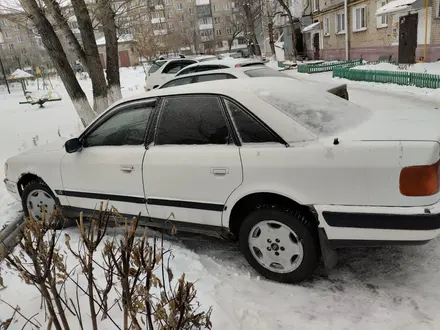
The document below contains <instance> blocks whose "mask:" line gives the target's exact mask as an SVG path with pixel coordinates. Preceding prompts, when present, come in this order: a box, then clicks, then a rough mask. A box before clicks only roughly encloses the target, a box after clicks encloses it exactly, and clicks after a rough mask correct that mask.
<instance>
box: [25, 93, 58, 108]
mask: <svg viewBox="0 0 440 330" xmlns="http://www.w3.org/2000/svg"><path fill="white" fill-rule="evenodd" d="M25 97H26V101H23V102H19V104H30V105H35V104H38V105H39V106H40V108H44V103H46V102H56V101H61V100H62V98H61V95H60V94H59V93H57V92H55V91H48V92H47V93H46V94H43V95H41V96H40V97H34V96H32V95H31V92H29V91H26V92H25Z"/></svg>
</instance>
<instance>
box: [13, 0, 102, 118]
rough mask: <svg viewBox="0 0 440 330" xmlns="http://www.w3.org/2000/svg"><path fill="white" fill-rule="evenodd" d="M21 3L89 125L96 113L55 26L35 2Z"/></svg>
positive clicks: (26, 0)
mask: <svg viewBox="0 0 440 330" xmlns="http://www.w3.org/2000/svg"><path fill="white" fill-rule="evenodd" d="M21 3H22V5H23V8H24V9H25V10H26V12H27V14H28V16H29V18H30V19H31V20H32V22H33V23H34V25H35V27H36V28H37V30H38V33H39V34H40V35H41V36H42V38H41V39H42V42H43V45H44V47H45V48H46V50H47V53H48V54H49V56H50V58H51V60H52V63H53V65H54V67H55V69H56V70H57V72H58V74H59V75H60V78H61V80H62V81H63V84H64V86H65V88H66V90H67V93H68V94H69V96H70V99H71V100H72V103H73V105H74V106H75V109H76V112H77V113H78V115H79V117H80V118H81V121H82V122H83V124H84V125H88V124H89V123H90V122H91V121H92V120H93V119H95V117H96V113H95V112H94V111H93V110H92V108H91V107H90V104H89V102H88V101H87V97H86V95H85V94H84V91H83V90H82V88H81V86H80V85H79V83H78V80H77V79H76V77H75V73H74V72H73V70H72V68H71V66H70V64H69V61H68V59H67V56H66V53H65V52H64V50H63V47H62V45H61V42H60V40H59V39H58V36H57V35H56V33H55V31H54V29H53V26H52V25H51V24H50V22H49V21H48V20H47V18H46V17H45V16H44V14H43V12H42V11H41V9H40V8H39V7H38V4H37V2H36V1H35V0H23V1H22V2H21Z"/></svg>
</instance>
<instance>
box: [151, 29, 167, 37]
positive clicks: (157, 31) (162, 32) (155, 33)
mask: <svg viewBox="0 0 440 330" xmlns="http://www.w3.org/2000/svg"><path fill="white" fill-rule="evenodd" d="M167 33H168V31H167V30H166V29H163V30H153V34H154V35H155V36H164V35H166V34H167Z"/></svg>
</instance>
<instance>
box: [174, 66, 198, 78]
mask: <svg viewBox="0 0 440 330" xmlns="http://www.w3.org/2000/svg"><path fill="white" fill-rule="evenodd" d="M196 69H197V68H196V67H192V68H186V69H184V70H182V72H179V74H178V76H181V75H184V74H188V73H193V72H195V71H196Z"/></svg>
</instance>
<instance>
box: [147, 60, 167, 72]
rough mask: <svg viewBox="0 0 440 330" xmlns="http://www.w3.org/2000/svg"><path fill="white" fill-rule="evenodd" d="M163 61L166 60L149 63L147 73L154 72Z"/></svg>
mask: <svg viewBox="0 0 440 330" xmlns="http://www.w3.org/2000/svg"><path fill="white" fill-rule="evenodd" d="M165 63H166V61H156V62H153V64H152V65H151V67H150V69H149V70H148V73H155V72H156V71H157V70H159V68H161V67H162V66H163V65H164V64H165Z"/></svg>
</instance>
